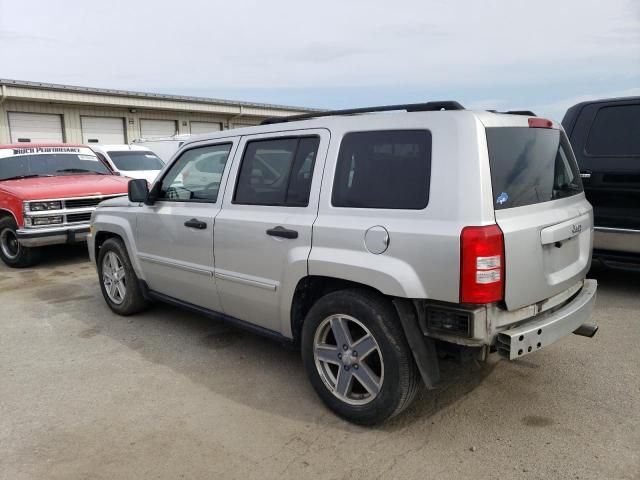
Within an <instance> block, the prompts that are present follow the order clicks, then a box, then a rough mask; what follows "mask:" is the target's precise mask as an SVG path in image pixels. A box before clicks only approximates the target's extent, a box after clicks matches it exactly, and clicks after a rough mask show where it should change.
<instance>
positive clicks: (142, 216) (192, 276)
mask: <svg viewBox="0 0 640 480" xmlns="http://www.w3.org/2000/svg"><path fill="white" fill-rule="evenodd" d="M236 142H237V140H236V139H224V140H221V141H219V142H218V143H214V144H207V145H203V146H196V147H193V148H189V149H187V150H185V151H184V152H182V154H181V155H180V157H178V158H177V159H176V161H175V162H174V163H173V165H172V166H171V167H170V168H169V169H168V170H167V171H166V173H165V174H164V176H163V178H162V179H160V180H158V182H157V183H156V185H154V188H153V190H152V195H154V196H156V195H157V199H156V200H155V202H154V203H153V205H144V206H142V207H140V208H141V211H140V213H139V215H138V224H137V233H136V236H137V238H136V241H137V245H138V256H139V258H140V264H141V268H142V270H143V273H144V278H145V279H146V282H147V284H148V287H149V288H150V289H151V290H153V291H154V292H157V293H160V294H163V295H166V296H168V297H172V298H174V299H178V300H180V301H182V302H186V303H189V304H192V305H196V306H199V307H203V308H207V309H210V310H215V311H221V308H220V300H219V298H218V294H217V291H216V286H215V280H214V277H213V269H214V259H213V235H214V233H213V232H214V222H215V217H216V215H217V214H218V212H219V211H220V204H221V198H222V191H221V188H222V187H221V186H222V185H224V183H223V179H224V178H225V175H226V172H227V171H228V169H229V168H228V164H229V163H230V162H228V161H227V160H228V159H229V158H232V155H233V151H234V148H235V145H236ZM196 167H197V171H198V174H197V175H191V176H189V175H188V172H190V171H192V170H194V169H196Z"/></svg>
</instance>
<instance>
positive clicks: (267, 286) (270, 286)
mask: <svg viewBox="0 0 640 480" xmlns="http://www.w3.org/2000/svg"><path fill="white" fill-rule="evenodd" d="M214 276H215V277H216V278H218V279H220V280H228V281H229V282H234V283H240V284H242V285H250V286H252V287H258V288H262V289H264V290H271V291H273V292H274V291H276V290H277V289H278V284H277V283H275V282H273V283H272V282H264V281H260V280H255V279H253V278H248V277H245V276H238V275H232V274H229V273H221V272H217V271H216V272H215V273H214Z"/></svg>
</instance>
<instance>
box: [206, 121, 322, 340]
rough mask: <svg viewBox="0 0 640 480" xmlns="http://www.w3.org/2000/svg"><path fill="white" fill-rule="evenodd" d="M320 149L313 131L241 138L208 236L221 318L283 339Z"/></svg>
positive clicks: (306, 248)
mask: <svg viewBox="0 0 640 480" xmlns="http://www.w3.org/2000/svg"><path fill="white" fill-rule="evenodd" d="M328 144H329V132H328V131H326V130H321V129H315V130H302V131H296V132H295V133H293V132H289V133H279V134H268V135H251V136H246V137H244V136H243V137H242V141H241V142H240V145H239V147H238V154H237V155H236V156H237V159H236V161H234V165H233V168H232V171H231V174H230V177H229V178H230V181H229V182H228V183H229V185H228V187H227V189H226V190H225V195H224V200H223V204H222V210H221V211H220V213H219V215H218V217H217V218H216V229H215V232H214V236H215V278H216V284H217V286H218V292H219V295H220V301H221V302H222V308H223V311H224V312H225V313H226V314H227V315H230V316H233V317H235V318H238V319H241V320H244V321H247V322H250V323H252V324H254V325H257V326H259V327H262V328H265V329H268V330H272V331H277V332H280V333H285V334H286V333H287V332H288V328H289V326H288V323H289V316H290V308H291V305H290V299H291V297H292V295H293V291H294V289H295V286H296V284H297V282H298V280H299V279H300V278H302V277H304V276H306V275H307V260H308V257H309V253H310V251H311V229H312V226H313V222H314V221H315V219H316V216H317V212H318V197H319V194H320V181H321V178H320V177H321V175H317V174H316V175H314V171H316V172H319V171H322V168H323V164H324V161H325V157H326V151H327V147H328ZM240 152H242V153H240ZM231 179H236V180H235V181H231Z"/></svg>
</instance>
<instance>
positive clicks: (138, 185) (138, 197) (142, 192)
mask: <svg viewBox="0 0 640 480" xmlns="http://www.w3.org/2000/svg"><path fill="white" fill-rule="evenodd" d="M148 196H149V184H148V183H147V181H146V180H145V179H144V178H138V179H136V180H131V181H130V182H129V201H130V202H134V203H143V202H146V201H147V197H148Z"/></svg>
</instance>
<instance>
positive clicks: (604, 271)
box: [587, 261, 640, 307]
mask: <svg viewBox="0 0 640 480" xmlns="http://www.w3.org/2000/svg"><path fill="white" fill-rule="evenodd" d="M587 277H588V278H593V279H595V280H597V281H598V299H597V300H596V303H597V304H598V305H599V306H602V307H605V306H607V307H609V306H612V307H616V306H633V305H637V303H638V301H637V297H636V296H634V294H637V293H640V269H638V270H633V269H620V268H611V267H606V266H604V265H602V264H601V263H600V262H597V261H594V262H593V264H592V267H591V270H590V271H589V273H588V275H587Z"/></svg>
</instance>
